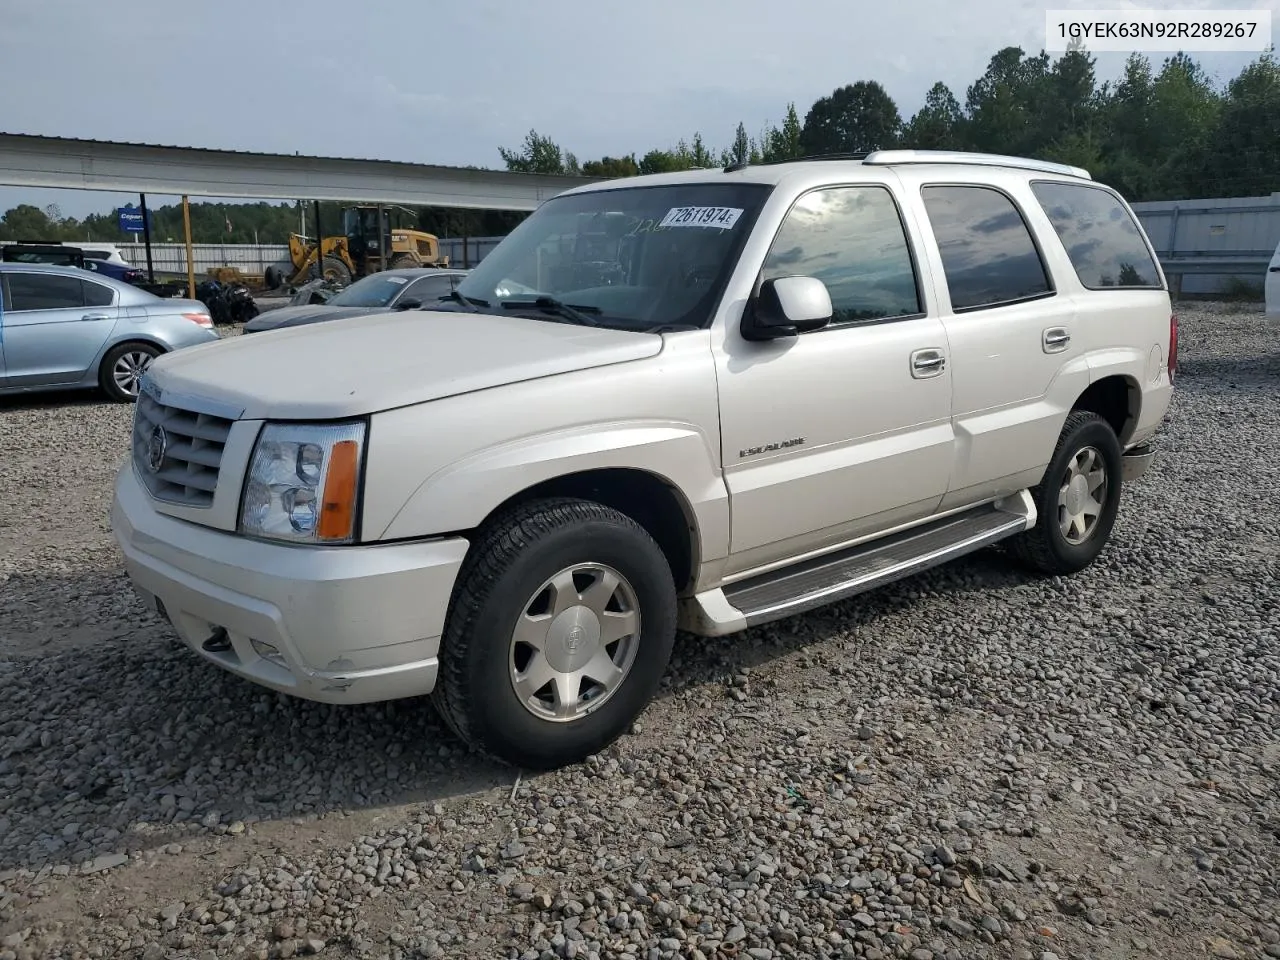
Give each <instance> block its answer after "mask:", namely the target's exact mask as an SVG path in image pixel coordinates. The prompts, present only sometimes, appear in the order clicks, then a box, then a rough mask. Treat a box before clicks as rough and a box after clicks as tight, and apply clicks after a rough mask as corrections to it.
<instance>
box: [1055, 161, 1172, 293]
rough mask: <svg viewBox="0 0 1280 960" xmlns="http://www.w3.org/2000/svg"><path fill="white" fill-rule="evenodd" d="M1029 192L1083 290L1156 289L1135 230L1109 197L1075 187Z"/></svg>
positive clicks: (1152, 268)
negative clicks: (1050, 225) (1105, 288)
mask: <svg viewBox="0 0 1280 960" xmlns="http://www.w3.org/2000/svg"><path fill="white" fill-rule="evenodd" d="M1031 190H1032V192H1034V193H1035V195H1036V199H1037V200H1039V201H1040V206H1041V207H1043V208H1044V212H1045V214H1046V215H1047V216H1048V217H1049V220H1050V221H1051V222H1052V223H1053V229H1054V230H1055V231H1057V234H1058V238H1059V239H1060V240H1062V245H1063V247H1065V248H1066V251H1067V256H1068V257H1069V258H1070V260H1071V266H1073V267H1074V268H1075V271H1076V276H1077V277H1079V278H1080V282H1081V283H1082V284H1084V286H1086V287H1088V288H1089V289H1090V290H1099V289H1101V288H1103V287H1159V286H1160V274H1159V272H1158V271H1157V270H1156V265H1155V262H1154V261H1153V260H1152V259H1151V253H1150V251H1149V250H1148V249H1147V245H1146V244H1145V243H1144V242H1143V240H1142V234H1141V233H1139V232H1138V225H1137V224H1136V223H1134V222H1133V217H1131V216H1130V215H1129V211H1127V210H1126V209H1125V208H1124V207H1123V206H1121V204H1120V201H1119V200H1117V199H1116V198H1115V197H1114V196H1113V195H1112V194H1110V193H1108V192H1107V191H1106V190H1102V189H1099V188H1098V187H1086V186H1082V185H1077V184H1074V183H1050V182H1043V183H1033V184H1032V185H1031Z"/></svg>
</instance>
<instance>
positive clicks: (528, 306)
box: [502, 297, 604, 327]
mask: <svg viewBox="0 0 1280 960" xmlns="http://www.w3.org/2000/svg"><path fill="white" fill-rule="evenodd" d="M502 306H503V309H505V310H545V311H546V312H547V313H554V314H557V315H558V316H561V317H564V318H565V319H566V320H572V321H573V322H574V323H580V324H582V325H583V326H584V327H600V326H604V324H602V323H601V322H600V321H599V320H597V319H596V318H595V317H593V316H588V314H598V313H600V312H601V310H600V308H599V307H588V306H586V305H585V304H572V303H561V302H560V301H559V300H557V299H556V298H555V297H535V298H534V299H532V300H503V301H502Z"/></svg>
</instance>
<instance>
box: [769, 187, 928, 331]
mask: <svg viewBox="0 0 1280 960" xmlns="http://www.w3.org/2000/svg"><path fill="white" fill-rule="evenodd" d="M797 275H800V276H806V277H817V278H818V279H819V280H821V281H822V282H823V283H825V284H826V285H827V289H828V290H829V291H830V292H831V306H832V307H833V308H834V314H833V316H832V320H831V322H832V323H849V322H853V321H860V320H861V321H865V320H880V319H884V318H886V317H902V316H910V315H912V314H917V313H920V296H919V291H918V290H917V287H916V275H915V268H914V266H913V264H912V261H911V252H910V249H909V248H908V246H907V237H906V232H905V231H904V229H903V226H902V218H901V217H900V216H899V215H898V206H897V204H896V203H894V201H893V195H892V194H890V193H889V191H888V190H886V189H885V188H884V187H875V186H866V187H832V188H828V189H824V190H815V191H813V192H812V193H808V194H805V195H804V196H803V197H801V198H800V199H799V200H797V201H796V204H795V206H794V207H792V208H791V210H790V211H789V212H788V213H787V216H786V219H785V220H783V221H782V226H781V227H780V228H779V229H778V235H777V236H776V237H775V238H774V241H773V246H772V247H771V248H770V249H769V254H768V256H767V257H765V261H764V269H763V279H765V280H774V279H777V278H778V277H789V276H797Z"/></svg>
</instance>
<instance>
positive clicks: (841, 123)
mask: <svg viewBox="0 0 1280 960" xmlns="http://www.w3.org/2000/svg"><path fill="white" fill-rule="evenodd" d="M901 132H902V117H901V116H900V115H899V114H898V107H897V105H896V104H895V103H894V102H893V98H892V97H890V96H889V94H888V92H886V91H885V89H884V87H882V86H880V84H879V83H877V82H876V81H874V80H859V81H858V82H857V83H851V84H848V85H847V86H844V87H840V88H839V89H838V90H836V91H834V92H833V93H832V94H831V96H829V97H823V98H822V99H820V100H818V101H816V102H815V103H814V105H813V106H812V107H810V108H809V113H808V115H807V116H805V118H804V127H803V129H802V130H801V131H800V143H801V146H802V147H803V148H804V152H805V153H806V154H809V155H811V156H813V155H819V154H824V153H865V152H868V151H871V150H880V149H884V148H887V147H893V146H895V145H896V144H897V142H898V137H899V136H900V134H901Z"/></svg>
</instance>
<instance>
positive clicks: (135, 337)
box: [90, 331, 173, 377]
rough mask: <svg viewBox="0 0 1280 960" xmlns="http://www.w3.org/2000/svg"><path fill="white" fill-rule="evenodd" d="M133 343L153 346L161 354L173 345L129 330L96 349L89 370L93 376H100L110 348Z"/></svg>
mask: <svg viewBox="0 0 1280 960" xmlns="http://www.w3.org/2000/svg"><path fill="white" fill-rule="evenodd" d="M133 343H141V344H145V345H146V346H148V347H155V348H156V349H157V350H159V351H160V353H161V354H165V353H172V352H173V347H171V346H170V345H169V344H167V343H165V342H164V341H163V340H161V339H160V338H159V337H155V336H152V335H151V334H148V333H136V332H134V331H130V333H129V335H128V336H124V337H117V338H115V339H113V340H108V341H107V342H106V343H104V344H103V345H102V349H101V350H99V351H98V356H97V357H95V358H94V361H93V365H92V366H91V367H90V371H92V373H93V375H94V376H95V377H96V376H100V375H101V374H102V372H103V370H102V365H103V364H104V363H106V361H107V354H109V353H110V352H111V351H112V350H115V349H116V348H117V347H123V346H126V345H128V344H133Z"/></svg>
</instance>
